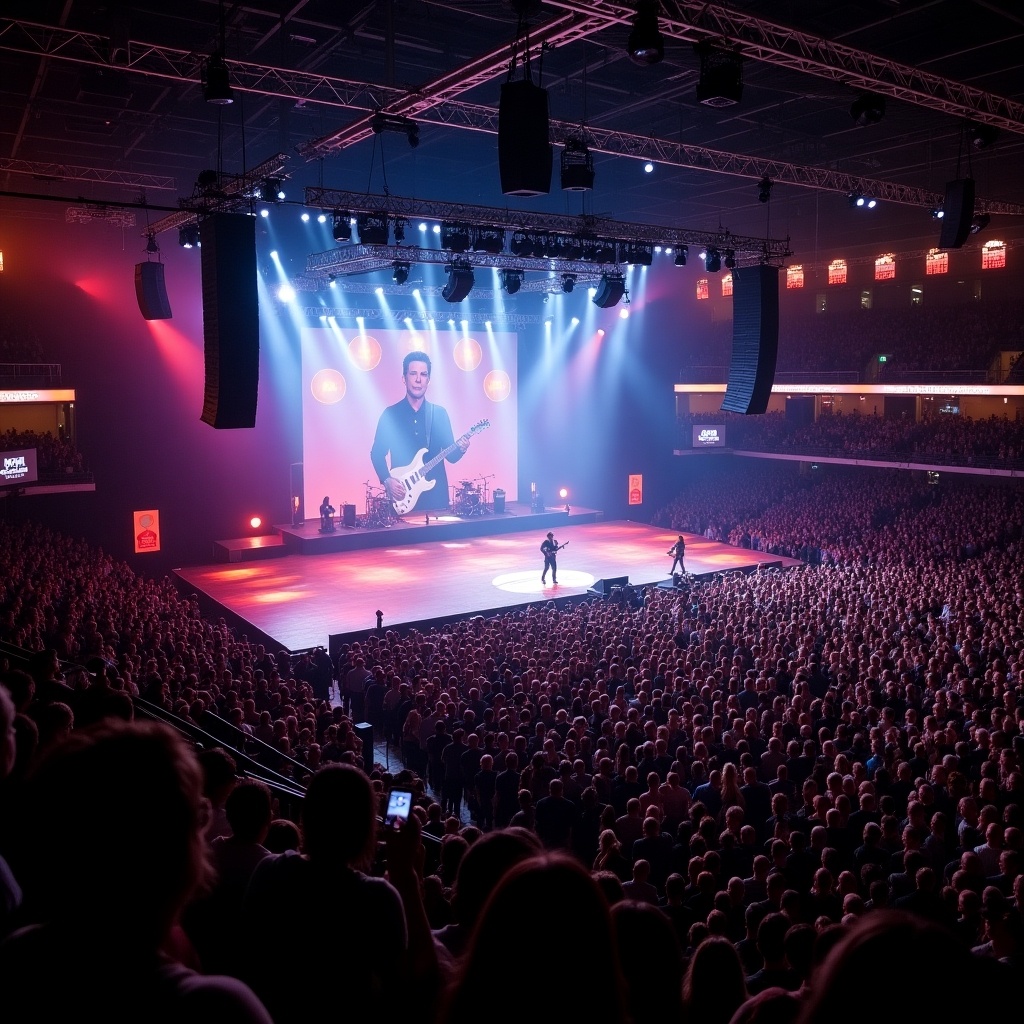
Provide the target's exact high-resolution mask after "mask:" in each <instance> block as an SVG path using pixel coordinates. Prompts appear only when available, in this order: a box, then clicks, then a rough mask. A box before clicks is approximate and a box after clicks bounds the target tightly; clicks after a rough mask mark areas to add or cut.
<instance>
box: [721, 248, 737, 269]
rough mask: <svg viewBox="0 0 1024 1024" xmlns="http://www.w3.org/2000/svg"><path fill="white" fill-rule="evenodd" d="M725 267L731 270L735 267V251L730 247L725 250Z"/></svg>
mask: <svg viewBox="0 0 1024 1024" xmlns="http://www.w3.org/2000/svg"><path fill="white" fill-rule="evenodd" d="M724 262H725V269H726V270H733V269H734V268H735V267H736V253H734V252H733V251H732V249H726V250H725V260H724Z"/></svg>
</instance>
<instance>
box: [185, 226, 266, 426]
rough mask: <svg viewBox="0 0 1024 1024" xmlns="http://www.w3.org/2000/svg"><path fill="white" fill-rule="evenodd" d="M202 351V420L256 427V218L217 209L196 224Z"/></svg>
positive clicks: (257, 323)
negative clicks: (204, 373) (201, 275)
mask: <svg viewBox="0 0 1024 1024" xmlns="http://www.w3.org/2000/svg"><path fill="white" fill-rule="evenodd" d="M199 236H200V238H201V240H202V247H201V249H200V252H201V254H202V266H203V342H204V351H205V355H206V392H205V395H204V400H203V415H202V420H203V422H204V423H209V424H210V426H211V427H216V428H217V429H218V430H224V429H232V428H236V427H254V426H256V398H257V390H258V385H259V379H260V311H259V301H258V299H257V295H256V221H255V219H254V218H252V217H248V216H246V215H245V214H240V213H216V214H214V215H213V216H211V217H207V218H206V219H205V220H204V221H202V223H201V224H200V225H199Z"/></svg>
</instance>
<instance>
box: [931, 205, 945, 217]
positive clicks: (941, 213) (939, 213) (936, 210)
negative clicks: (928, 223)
mask: <svg viewBox="0 0 1024 1024" xmlns="http://www.w3.org/2000/svg"><path fill="white" fill-rule="evenodd" d="M945 216H946V211H945V210H944V209H943V208H942V207H941V206H933V207H932V220H942V218H943V217H945Z"/></svg>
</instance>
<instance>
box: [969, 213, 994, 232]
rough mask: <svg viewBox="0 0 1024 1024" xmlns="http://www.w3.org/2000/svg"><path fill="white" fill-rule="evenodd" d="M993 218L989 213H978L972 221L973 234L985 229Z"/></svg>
mask: <svg viewBox="0 0 1024 1024" xmlns="http://www.w3.org/2000/svg"><path fill="white" fill-rule="evenodd" d="M991 220H992V218H991V217H990V216H989V215H988V214H987V213H979V214H977V216H975V218H974V220H972V221H971V234H972V235H976V234H977V233H978V232H979V231H984V230H985V228H987V227H988V225H989V222H990V221H991Z"/></svg>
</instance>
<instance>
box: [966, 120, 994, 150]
mask: <svg viewBox="0 0 1024 1024" xmlns="http://www.w3.org/2000/svg"><path fill="white" fill-rule="evenodd" d="M998 138H999V129H998V128H996V126H995V125H992V124H972V125H971V126H970V139H971V148H972V149H988V147H989V146H991V145H992V144H993V143H994V142H995V141H996V139H998Z"/></svg>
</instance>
